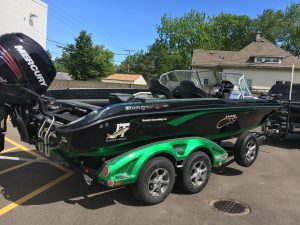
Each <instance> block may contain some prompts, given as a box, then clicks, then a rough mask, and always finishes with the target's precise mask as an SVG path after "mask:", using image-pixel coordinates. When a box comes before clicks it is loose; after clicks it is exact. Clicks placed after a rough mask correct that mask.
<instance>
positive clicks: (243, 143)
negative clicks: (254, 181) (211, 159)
mask: <svg viewBox="0 0 300 225" xmlns="http://www.w3.org/2000/svg"><path fill="white" fill-rule="evenodd" d="M258 149H259V146H258V141H257V137H256V136H255V135H254V134H250V133H248V132H247V133H244V134H242V135H241V136H239V138H238V140H237V141H236V143H235V149H234V159H235V161H236V163H237V164H238V165H240V166H243V167H249V166H251V165H252V164H253V163H254V162H255V160H256V158H257V155H258Z"/></svg>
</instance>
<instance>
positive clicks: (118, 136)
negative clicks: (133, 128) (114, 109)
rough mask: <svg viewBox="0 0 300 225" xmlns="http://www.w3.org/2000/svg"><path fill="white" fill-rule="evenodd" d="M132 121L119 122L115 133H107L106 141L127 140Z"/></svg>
mask: <svg viewBox="0 0 300 225" xmlns="http://www.w3.org/2000/svg"><path fill="white" fill-rule="evenodd" d="M129 128H130V123H119V124H117V128H116V131H115V132H114V133H113V134H107V137H106V142H110V141H123V140H126V137H125V133H126V132H127V131H128V130H129Z"/></svg>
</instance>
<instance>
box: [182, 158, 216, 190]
mask: <svg viewBox="0 0 300 225" xmlns="http://www.w3.org/2000/svg"><path fill="white" fill-rule="evenodd" d="M210 173H211V162H210V158H209V157H208V155H207V154H205V153H204V152H194V153H192V154H191V155H190V156H189V157H188V159H187V161H186V162H185V165H184V167H183V168H182V170H181V171H180V173H179V174H178V176H177V177H176V184H177V186H178V187H179V188H180V189H181V190H182V191H184V192H186V193H189V194H195V193H198V192H200V191H201V190H202V189H203V188H204V187H205V185H206V184H207V182H208V179H209V176H210Z"/></svg>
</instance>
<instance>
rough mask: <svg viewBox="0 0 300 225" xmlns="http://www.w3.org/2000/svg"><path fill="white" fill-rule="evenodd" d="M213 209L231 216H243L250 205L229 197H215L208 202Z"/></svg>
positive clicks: (248, 210)
mask: <svg viewBox="0 0 300 225" xmlns="http://www.w3.org/2000/svg"><path fill="white" fill-rule="evenodd" d="M209 206H210V207H211V208H213V209H214V210H216V211H218V212H221V213H224V214H226V215H231V216H243V215H247V214H249V213H250V212H251V209H250V206H248V205H246V204H245V203H242V202H239V201H235V200H231V199H215V200H212V201H211V202H210V203H209Z"/></svg>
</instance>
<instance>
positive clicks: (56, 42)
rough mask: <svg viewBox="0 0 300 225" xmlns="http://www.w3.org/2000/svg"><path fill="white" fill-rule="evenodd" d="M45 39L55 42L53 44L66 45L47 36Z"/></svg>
mask: <svg viewBox="0 0 300 225" xmlns="http://www.w3.org/2000/svg"><path fill="white" fill-rule="evenodd" d="M47 41H49V42H52V43H55V44H59V45H62V46H67V45H66V44H63V43H61V42H58V41H54V40H51V39H49V38H47Z"/></svg>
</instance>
